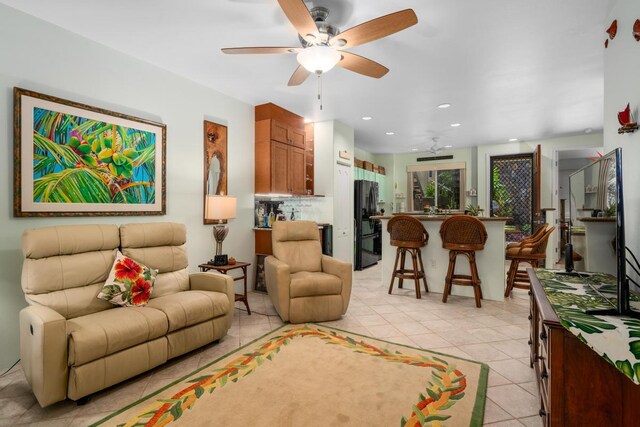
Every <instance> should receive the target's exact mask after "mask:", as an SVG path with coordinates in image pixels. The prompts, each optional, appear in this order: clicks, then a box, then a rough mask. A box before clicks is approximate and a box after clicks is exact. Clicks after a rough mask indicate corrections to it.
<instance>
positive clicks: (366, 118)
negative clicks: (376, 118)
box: [362, 116, 373, 120]
mask: <svg viewBox="0 0 640 427" xmlns="http://www.w3.org/2000/svg"><path fill="white" fill-rule="evenodd" d="M371 119H373V117H371V116H362V120H371Z"/></svg>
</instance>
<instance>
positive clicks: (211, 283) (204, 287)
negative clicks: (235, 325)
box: [189, 271, 236, 330]
mask: <svg viewBox="0 0 640 427" xmlns="http://www.w3.org/2000/svg"><path fill="white" fill-rule="evenodd" d="M189 287H190V288H191V290H193V291H209V292H220V293H223V294H226V295H227V298H229V312H228V313H227V314H226V315H225V317H226V318H227V322H226V325H227V326H226V327H227V330H229V328H230V327H231V322H232V321H233V309H234V307H235V304H236V295H235V294H236V291H235V287H234V286H233V277H231V276H229V275H228V274H222V273H217V272H213V271H208V272H204V273H191V274H190V275H189Z"/></svg>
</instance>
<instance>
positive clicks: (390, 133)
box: [385, 132, 396, 136]
mask: <svg viewBox="0 0 640 427" xmlns="http://www.w3.org/2000/svg"><path fill="white" fill-rule="evenodd" d="M385 133H386V134H387V135H389V136H391V135H395V134H396V133H395V132H385Z"/></svg>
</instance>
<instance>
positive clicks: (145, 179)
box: [13, 88, 166, 216]
mask: <svg viewBox="0 0 640 427" xmlns="http://www.w3.org/2000/svg"><path fill="white" fill-rule="evenodd" d="M13 92H14V137H15V146H14V173H15V179H14V215H15V216H94V215H164V214H165V212H166V202H165V199H166V191H165V153H166V126H165V125H163V124H161V123H156V122H152V121H150V120H145V119H139V118H136V117H131V116H127V115H125V114H120V113H115V112H112V111H107V110H103V109H100V108H94V107H91V106H88V105H83V104H79V103H76V102H72V101H68V100H64V99H60V98H56V97H53V96H48V95H43V94H41V93H37V92H33V91H29V90H25V89H20V88H14V91H13Z"/></svg>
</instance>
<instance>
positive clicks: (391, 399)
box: [94, 324, 488, 427]
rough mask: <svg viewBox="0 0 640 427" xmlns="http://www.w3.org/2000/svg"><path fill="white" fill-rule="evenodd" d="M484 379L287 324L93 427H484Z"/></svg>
mask: <svg viewBox="0 0 640 427" xmlns="http://www.w3.org/2000/svg"><path fill="white" fill-rule="evenodd" d="M487 375H488V367H487V365H485V364H483V363H480V362H475V361H470V360H465V359H461V358H458V357H454V356H450V355H445V354H440V353H436V352H432V351H427V350H422V349H417V348H413V347H408V346H405V345H401V344H395V343H391V342H386V341H383V340H379V339H375V338H370V337H365V336H362V335H358V334H355V333H352V332H347V331H341V330H338V329H334V328H330V327H327V326H323V325H320V324H305V325H288V324H287V325H283V326H282V327H280V328H278V329H276V330H274V331H272V332H270V333H268V334H266V335H265V336H263V337H261V338H258V339H257V340H255V341H253V342H251V343H249V344H247V345H245V346H243V347H241V348H240V349H238V350H235V351H233V352H232V353H229V354H227V355H226V356H223V357H221V358H220V359H217V360H214V361H212V362H211V363H209V364H207V365H205V366H203V367H202V368H199V369H198V370H196V371H195V372H192V373H190V374H188V375H186V376H184V377H183V378H181V379H180V380H177V381H175V382H173V383H171V384H168V385H167V386H165V387H163V388H161V389H160V390H158V391H156V392H154V393H152V394H150V395H148V396H145V397H143V398H142V399H140V400H138V401H137V402H133V403H131V404H130V405H128V406H126V407H124V408H122V409H121V410H119V411H117V412H115V413H114V414H112V415H110V416H108V417H106V418H104V419H102V420H100V421H99V422H97V423H96V424H94V425H95V426H98V425H118V426H164V425H167V424H170V423H174V424H178V425H188V426H204V425H219V426H247V425H252V426H253V425H255V426H302V425H304V426H328V425H340V426H348V425H358V426H360V425H367V426H402V427H409V426H410V427H414V426H434V427H437V426H480V425H482V421H483V417H484V405H485V399H486V390H487Z"/></svg>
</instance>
